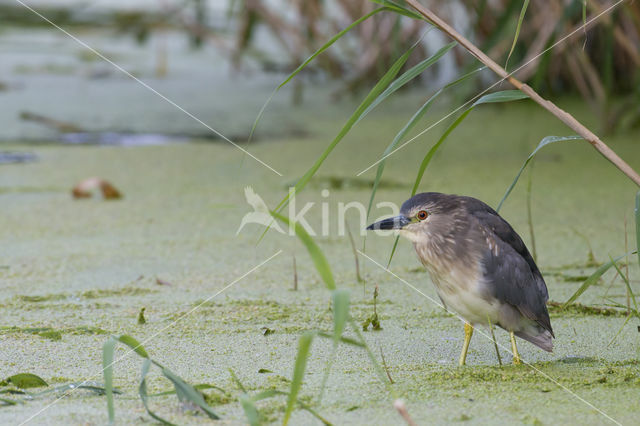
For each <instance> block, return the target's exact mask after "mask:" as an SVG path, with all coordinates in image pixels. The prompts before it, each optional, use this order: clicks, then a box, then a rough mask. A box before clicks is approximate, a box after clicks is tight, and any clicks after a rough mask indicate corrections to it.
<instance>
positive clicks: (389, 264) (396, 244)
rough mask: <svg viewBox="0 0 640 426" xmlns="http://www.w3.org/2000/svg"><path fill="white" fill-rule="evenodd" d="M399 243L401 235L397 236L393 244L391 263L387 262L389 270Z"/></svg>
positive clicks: (390, 256)
mask: <svg viewBox="0 0 640 426" xmlns="http://www.w3.org/2000/svg"><path fill="white" fill-rule="evenodd" d="M398 241H400V235H396V239H395V241H394V242H393V247H392V248H391V254H390V255H389V261H388V262H387V269H389V266H391V261H392V260H393V255H394V254H396V249H397V248H398Z"/></svg>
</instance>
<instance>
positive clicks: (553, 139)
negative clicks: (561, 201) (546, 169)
mask: <svg viewBox="0 0 640 426" xmlns="http://www.w3.org/2000/svg"><path fill="white" fill-rule="evenodd" d="M581 139H582V137H581V136H547V137H545V138H544V139H542V140H541V141H540V143H539V144H538V146H537V147H536V149H534V150H533V152H532V153H531V154H529V156H528V157H527V159H526V160H525V161H524V163H523V164H522V167H520V171H518V174H517V175H516V177H515V179H513V181H512V182H511V185H509V187H508V188H507V191H506V192H505V193H504V195H503V196H502V200H500V203H499V204H498V207H497V208H496V211H498V212H499V211H500V209H501V208H502V205H503V204H504V202H505V200H506V199H507V197H508V196H509V194H511V191H513V188H514V187H515V186H516V183H518V179H520V176H521V175H522V172H524V169H525V168H526V167H527V165H528V164H529V162H531V159H532V158H533V157H535V155H536V154H537V153H538V151H540V150H541V149H542V148H544V147H545V146H547V145H549V144H552V143H556V142H564V141H575V140H581Z"/></svg>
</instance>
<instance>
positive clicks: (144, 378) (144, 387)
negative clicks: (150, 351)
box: [138, 358, 173, 426]
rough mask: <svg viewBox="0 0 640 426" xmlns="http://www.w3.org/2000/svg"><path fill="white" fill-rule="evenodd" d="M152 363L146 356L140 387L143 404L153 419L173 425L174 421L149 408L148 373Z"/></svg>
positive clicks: (139, 391)
mask: <svg viewBox="0 0 640 426" xmlns="http://www.w3.org/2000/svg"><path fill="white" fill-rule="evenodd" d="M151 364H152V363H151V359H149V358H145V360H144V361H142V373H141V375H140V386H139V387H138V393H139V394H140V399H141V400H142V404H143V405H144V408H145V409H146V410H147V413H148V414H149V415H150V416H151V417H152V418H153V419H155V420H157V421H159V422H160V423H162V424H165V425H171V426H173V423H171V422H169V421H167V420H165V419H163V418H162V417H160V416H158V415H157V414H156V413H154V412H153V411H151V408H149V401H148V399H149V395H148V394H147V374H149V368H150V367H151Z"/></svg>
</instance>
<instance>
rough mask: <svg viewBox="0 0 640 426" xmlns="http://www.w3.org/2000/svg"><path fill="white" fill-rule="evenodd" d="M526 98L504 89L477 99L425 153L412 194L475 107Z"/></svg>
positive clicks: (518, 93) (516, 92) (516, 91)
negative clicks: (443, 146)
mask: <svg viewBox="0 0 640 426" xmlns="http://www.w3.org/2000/svg"><path fill="white" fill-rule="evenodd" d="M525 98H528V96H527V95H526V94H524V93H522V92H521V91H519V90H503V91H501V92H495V93H490V94H488V95H484V96H482V97H481V98H480V99H478V100H477V101H475V102H474V103H473V104H472V105H471V106H470V107H469V108H467V109H466V110H465V111H464V112H463V113H462V114H461V115H460V116H459V117H458V118H457V119H456V120H454V122H453V123H451V124H450V125H449V127H447V129H446V130H445V131H444V133H443V134H442V136H441V137H440V139H438V142H436V143H435V144H434V145H433V146H432V147H431V149H430V150H429V152H427V155H425V157H424V159H423V160H422V163H421V164H420V168H419V169H418V175H417V176H416V180H415V183H414V184H413V189H412V190H411V196H414V195H416V192H417V191H418V186H420V182H421V181H422V176H424V172H425V170H426V169H427V166H428V165H429V163H430V162H431V159H432V158H433V156H434V155H435V153H436V151H438V149H439V148H440V146H442V144H443V143H444V141H445V140H446V139H447V137H448V136H449V135H450V134H451V132H453V130H454V129H455V128H456V127H458V125H459V124H460V123H461V122H462V121H463V120H464V119H465V118H466V117H467V115H469V113H470V112H471V111H473V109H474V108H475V107H476V106H478V105H482V104H489V103H498V102H511V101H517V100H520V99H525Z"/></svg>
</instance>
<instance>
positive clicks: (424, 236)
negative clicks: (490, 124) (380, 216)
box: [367, 192, 555, 365]
mask: <svg viewBox="0 0 640 426" xmlns="http://www.w3.org/2000/svg"><path fill="white" fill-rule="evenodd" d="M367 229H370V230H371V229H387V230H388V229H396V230H399V233H400V235H402V236H404V237H406V238H408V239H409V240H411V241H412V242H413V246H414V247H415V249H416V253H417V254H418V257H419V258H420V261H421V262H422V264H423V265H424V266H425V267H426V269H427V271H429V274H430V275H431V280H432V281H433V283H434V284H435V287H436V291H437V293H438V296H439V297H440V300H441V301H442V303H443V304H444V305H445V307H446V308H447V309H451V310H453V311H455V312H457V313H458V314H459V315H460V316H462V317H463V318H464V319H465V321H466V322H465V325H464V334H465V337H464V344H463V346H462V353H461V354H460V365H464V363H465V360H466V357H467V350H468V349H469V342H470V341H471V335H472V333H473V326H474V325H475V324H482V325H491V324H495V325H498V326H500V327H502V328H503V329H505V330H507V331H508V332H509V334H510V337H511V349H512V352H513V362H514V363H515V364H519V363H520V355H519V354H518V348H517V347H516V340H515V337H514V335H515V336H518V337H520V338H522V339H525V340H528V341H529V342H531V343H533V344H534V345H536V346H538V347H540V348H542V349H544V350H545V351H548V352H551V351H552V349H553V343H552V340H551V338H552V337H555V336H554V335H553V330H552V329H551V322H550V320H549V313H548V312H547V306H546V302H547V300H548V298H549V295H548V292H547V286H546V285H545V282H544V279H543V278H542V274H541V273H540V270H538V267H537V266H536V264H535V262H534V261H533V258H532V257H531V254H529V250H527V247H526V246H525V244H524V243H523V242H522V239H521V238H520V236H519V235H518V234H517V233H516V231H514V230H513V228H512V227H511V225H509V224H508V223H507V222H506V221H505V220H504V219H503V218H502V217H500V215H499V214H498V213H497V212H496V211H495V210H493V209H492V208H491V207H489V206H488V205H486V204H485V203H483V202H482V201H480V200H477V199H475V198H471V197H462V196H458V195H448V194H441V193H438V192H425V193H422V194H418V195H416V196H414V197H412V198H410V199H408V200H407V201H405V202H404V204H402V207H401V209H400V216H396V217H392V218H389V219H384V220H381V221H379V222H376V223H374V224H373V225H370V226H369V227H368V228H367Z"/></svg>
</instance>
